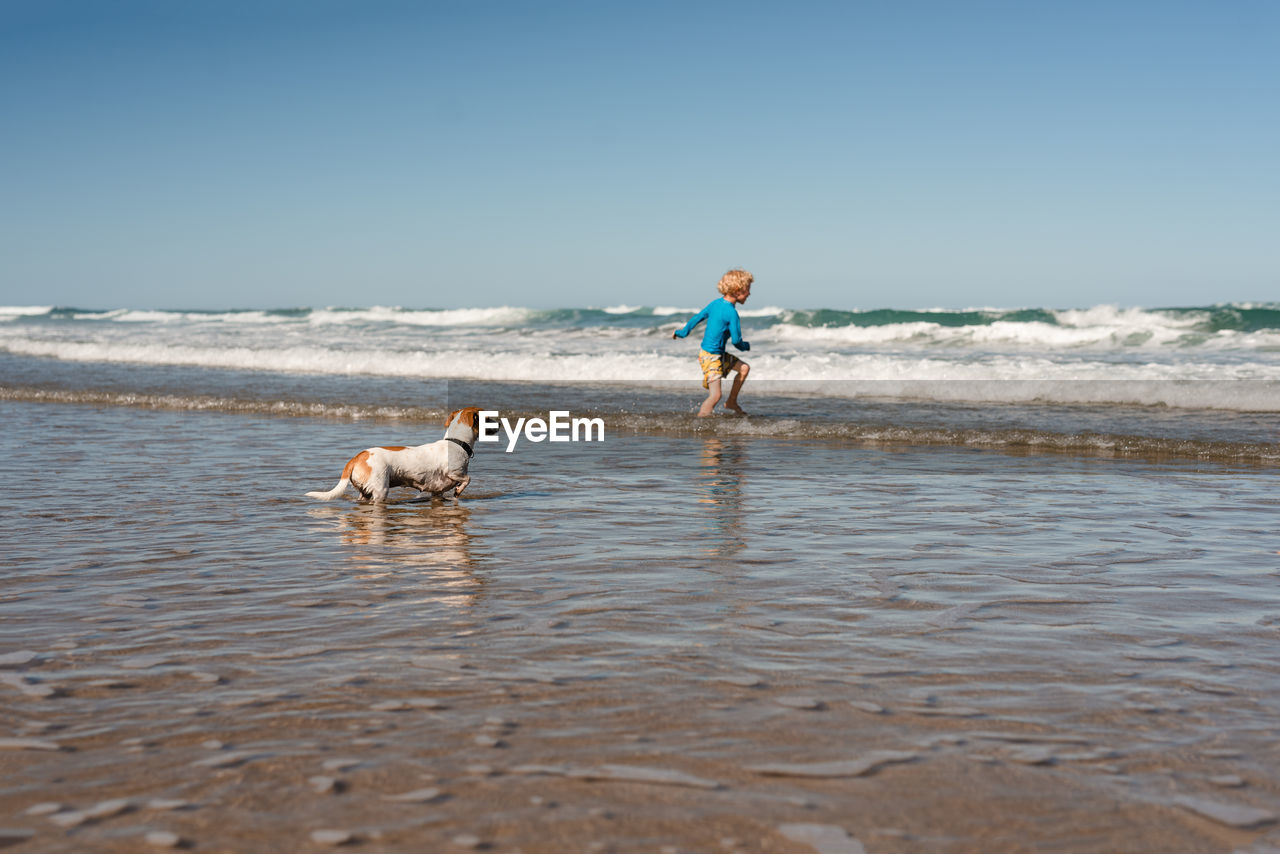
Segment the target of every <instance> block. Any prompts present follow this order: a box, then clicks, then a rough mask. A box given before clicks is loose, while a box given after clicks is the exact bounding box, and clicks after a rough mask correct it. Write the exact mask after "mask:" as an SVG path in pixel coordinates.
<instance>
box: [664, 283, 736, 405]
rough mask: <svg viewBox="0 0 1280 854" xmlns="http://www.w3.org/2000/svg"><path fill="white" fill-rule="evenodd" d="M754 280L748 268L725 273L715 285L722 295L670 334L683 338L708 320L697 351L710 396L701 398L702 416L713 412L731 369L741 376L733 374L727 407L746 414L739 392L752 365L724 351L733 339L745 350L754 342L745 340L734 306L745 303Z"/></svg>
mask: <svg viewBox="0 0 1280 854" xmlns="http://www.w3.org/2000/svg"><path fill="white" fill-rule="evenodd" d="M753 281H755V277H754V276H752V275H751V274H750V273H748V272H747V271H746V270H730V271H729V272H727V273H725V274H724V275H723V276H721V277H720V284H719V285H717V286H716V287H717V289H718V290H719V291H720V293H721V294H723V296H722V297H721V298H720V299H717V300H712V301H711V302H710V303H708V304H707V307H706V308H704V309H703V310H702V311H700V312H698V313H697V314H695V315H694V316H693V317H692V319H690V320H689V322H688V323H686V324H685V325H684V329H677V330H676V331H675V332H674V333H672V335H671V337H672V338H684V337H685V336H686V335H688V334H689V333H690V332H692V331H693V329H694V327H696V326H697V325H698V324H699V323H701V322H702V321H704V320H705V321H706V322H707V330H706V333H705V334H704V335H703V336H702V350H701V351H700V352H699V353H698V364H699V365H700V366H701V367H702V387H703V388H705V389H706V390H707V399H706V400H704V401H702V408H700V409H699V410H698V417H699V418H706V417H707V416H708V415H710V414H711V410H713V409H715V407H716V404H717V403H719V402H720V378H721V377H726V376H728V375H729V372H730V371H737V372H738V375H737V376H736V377H734V380H733V385H732V386H731V387H730V389H729V396H728V397H727V398H726V399H725V402H724V408H725V409H727V410H729V411H731V412H736V413H737V414H739V415H746V414H747V413H745V412H743V411H742V408H741V407H740V406H738V392H739V391H740V390H741V389H742V383H743V381H744V380H746V378H747V373H748V372H750V370H751V366H750V365H748V364H747V363H746V362H744V361H742V360H741V359H739V358H738V357H737V356H735V355H733V354H732V353H727V352H725V349H724V345H725V341H729V340H731V341H733V346H735V347H737V348H738V349H739V350H741V351H742V352H744V353H745V352H747V351H748V350H750V349H751V345H750V344H748V343H747V342H746V341H743V340H742V327H741V325H740V324H739V321H738V309H737V308H735V306H736V305H738V304H739V303H744V302H746V301H747V297H749V296H751V283H752V282H753Z"/></svg>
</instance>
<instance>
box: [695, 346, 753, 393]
mask: <svg viewBox="0 0 1280 854" xmlns="http://www.w3.org/2000/svg"><path fill="white" fill-rule="evenodd" d="M741 363H742V360H741V359H739V358H738V357H737V356H735V355H733V354H732V353H708V352H707V351H706V350H699V351H698V364H699V365H700V366H701V367H702V387H703V388H706V387H707V385H708V384H709V383H710V382H711V378H712V377H715V378H716V379H719V378H720V377H727V376H728V375H729V372H730V371H732V370H733V369H734V368H736V367H738V365H739V364H741Z"/></svg>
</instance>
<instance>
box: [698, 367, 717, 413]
mask: <svg viewBox="0 0 1280 854" xmlns="http://www.w3.org/2000/svg"><path fill="white" fill-rule="evenodd" d="M719 402H720V378H719V377H713V378H711V379H709V380H707V399H706V400H704V401H702V408H700V409H699V410H698V417H699V418H706V417H707V416H708V415H710V414H711V410H713V409H715V408H716V404H717V403H719Z"/></svg>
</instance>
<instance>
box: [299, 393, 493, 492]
mask: <svg viewBox="0 0 1280 854" xmlns="http://www.w3.org/2000/svg"><path fill="white" fill-rule="evenodd" d="M445 425H446V426H447V427H448V429H447V430H445V431H444V438H443V439H441V440H440V441H438V442H430V443H428V444H426V445H418V446H417V447H414V448H406V447H404V446H402V445H395V446H391V447H383V448H369V449H368V450H365V451H361V452H360V453H358V454H356V455H355V456H354V457H352V458H351V459H350V460H348V461H347V465H346V466H345V467H344V468H343V469H342V479H341V480H339V481H338V485H337V486H335V487H334V488H333V489H331V490H329V491H328V492H308V493H307V497H308V498H318V499H320V500H321V501H332V500H333V499H335V498H337V497H338V496H339V495H341V494H342V493H343V492H345V491H346V489H347V486H349V485H350V486H354V487H355V488H356V489H358V490H359V491H360V496H361V498H362V499H363V500H364V501H372V502H374V503H378V504H381V503H382V502H384V501H386V500H387V493H388V492H389V491H390V490H391V488H392V487H394V486H411V487H413V488H414V489H417V490H419V491H420V492H430V493H431V494H433V495H443V494H444V493H446V492H448V491H449V490H450V489H452V490H453V498H454V500H455V501H456V500H457V498H458V496H459V495H461V494H462V491H463V490H464V489H466V488H467V484H469V483H471V478H470V476H468V475H467V466H468V465H469V464H470V462H471V457H472V456H473V455H474V454H475V450H474V448H475V442H476V437H477V436H478V435H479V434H480V409H479V407H474V406H471V407H468V408H466V409H459V410H456V411H454V412H451V413H450V414H449V417H448V419H446V420H445Z"/></svg>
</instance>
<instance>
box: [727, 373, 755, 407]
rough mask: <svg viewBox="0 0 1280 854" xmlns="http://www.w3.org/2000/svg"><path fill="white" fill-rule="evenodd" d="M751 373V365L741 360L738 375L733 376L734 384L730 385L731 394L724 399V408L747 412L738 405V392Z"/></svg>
mask: <svg viewBox="0 0 1280 854" xmlns="http://www.w3.org/2000/svg"><path fill="white" fill-rule="evenodd" d="M749 373H751V366H750V365H748V364H747V363H746V362H740V363H739V364H738V375H737V376H735V377H734V378H733V385H731V386H729V396H728V397H727V398H725V401H724V408H725V409H727V410H729V411H730V412H736V413H738V414H739V415H746V414H747V413H745V412H743V411H742V407H741V406H739V405H738V392H739V391H741V390H742V384H743V382H745V381H746V379H747V374H749Z"/></svg>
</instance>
